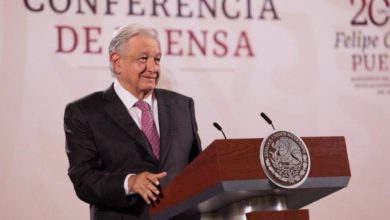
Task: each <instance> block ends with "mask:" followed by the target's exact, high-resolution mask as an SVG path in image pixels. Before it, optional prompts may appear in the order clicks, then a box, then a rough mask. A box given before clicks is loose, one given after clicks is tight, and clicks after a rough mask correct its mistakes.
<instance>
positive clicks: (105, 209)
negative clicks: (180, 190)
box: [64, 86, 201, 220]
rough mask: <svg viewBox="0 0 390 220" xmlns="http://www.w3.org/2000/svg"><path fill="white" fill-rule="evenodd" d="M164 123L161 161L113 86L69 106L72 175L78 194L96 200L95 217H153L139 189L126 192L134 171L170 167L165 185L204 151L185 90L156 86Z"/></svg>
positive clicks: (91, 201)
mask: <svg viewBox="0 0 390 220" xmlns="http://www.w3.org/2000/svg"><path fill="white" fill-rule="evenodd" d="M154 94H155V96H156V98H157V102H158V115H159V126H160V148H161V149H160V161H158V160H156V159H155V158H154V157H153V156H152V155H153V154H152V151H151V149H150V146H149V145H148V142H147V140H146V139H145V137H144V135H143V134H142V131H141V130H140V129H139V128H138V126H137V125H136V124H135V122H134V120H133V119H132V117H131V116H130V114H129V113H128V110H127V109H126V107H125V106H124V104H123V103H122V101H121V100H120V99H119V97H118V96H117V94H116V93H115V90H114V88H113V86H111V87H110V88H108V89H107V90H106V91H103V92H96V93H93V94H91V95H88V96H86V97H84V98H82V99H79V100H77V101H75V102H72V103H70V104H68V105H67V106H66V109H65V117H64V129H65V135H66V153H67V155H68V159H69V170H68V175H69V177H70V179H71V181H72V183H73V185H74V188H75V191H76V194H77V196H78V197H79V198H80V199H81V200H83V201H85V202H87V203H89V204H90V213H91V219H93V220H108V219H123V220H125V219H126V220H127V219H128V220H133V219H149V218H150V217H149V211H148V206H147V205H146V203H145V202H144V201H143V199H142V198H141V197H140V196H138V195H130V196H126V195H125V192H124V188H123V183H124V180H125V177H126V175H127V174H129V173H135V174H137V173H140V172H143V171H149V172H153V173H158V172H162V171H166V172H167V173H168V175H167V176H166V177H165V178H164V179H163V180H162V181H160V182H161V185H162V187H164V186H165V185H166V184H167V183H168V182H169V181H171V180H172V179H173V177H175V176H176V175H177V174H178V173H179V172H180V171H181V170H182V169H183V168H184V167H185V166H186V165H187V164H188V163H189V162H191V160H193V159H194V158H195V157H196V156H197V155H198V154H199V153H200V152H201V146H200V140H199V136H198V132H197V124H196V121H195V114H194V103H193V100H192V99H191V98H188V97H185V96H183V95H180V94H177V93H174V92H171V91H167V90H162V89H155V91H154Z"/></svg>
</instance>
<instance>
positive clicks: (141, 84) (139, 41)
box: [110, 35, 161, 99]
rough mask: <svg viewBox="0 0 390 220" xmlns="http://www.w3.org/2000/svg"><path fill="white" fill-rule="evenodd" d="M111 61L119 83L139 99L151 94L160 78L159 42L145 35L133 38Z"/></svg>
mask: <svg viewBox="0 0 390 220" xmlns="http://www.w3.org/2000/svg"><path fill="white" fill-rule="evenodd" d="M122 49H123V50H122V51H121V53H120V54H116V53H114V54H112V55H111V56H110V60H111V63H112V66H113V68H114V70H115V72H116V77H117V79H118V81H119V83H120V84H121V85H122V86H123V87H124V88H125V89H126V90H127V91H129V92H130V93H131V94H133V95H134V96H135V97H137V98H138V99H142V98H144V97H146V96H148V95H150V94H151V92H152V91H153V89H154V88H155V87H156V85H157V82H158V79H159V76H160V58H161V51H160V45H159V44H158V42H157V41H156V40H155V39H153V38H150V37H148V36H145V35H137V36H134V37H131V38H130V39H129V40H128V41H127V44H125V45H123V48H122Z"/></svg>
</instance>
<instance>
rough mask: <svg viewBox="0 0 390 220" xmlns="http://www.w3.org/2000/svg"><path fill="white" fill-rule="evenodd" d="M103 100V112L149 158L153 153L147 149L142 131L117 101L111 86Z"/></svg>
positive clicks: (119, 101) (147, 145)
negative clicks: (140, 147)
mask: <svg viewBox="0 0 390 220" xmlns="http://www.w3.org/2000/svg"><path fill="white" fill-rule="evenodd" d="M103 98H104V99H105V101H106V102H105V104H104V110H105V111H106V112H107V114H108V115H109V116H110V117H111V119H112V120H113V121H114V122H115V123H116V124H117V125H118V126H119V127H121V128H122V129H123V130H124V131H125V132H126V133H127V134H128V135H130V137H131V138H133V139H134V140H135V141H136V142H138V143H139V144H140V145H141V146H142V147H143V148H144V150H145V151H147V152H148V154H149V155H151V157H153V156H152V155H153V153H152V151H151V149H150V147H149V144H148V142H147V140H146V139H145V137H144V135H143V134H142V131H141V130H140V129H139V128H138V126H137V124H136V123H135V122H134V120H133V118H132V117H131V116H130V114H129V112H128V110H127V109H126V107H125V106H124V104H123V103H122V101H121V100H120V99H119V97H118V95H117V94H116V93H115V91H114V86H113V85H111V86H110V87H109V88H108V89H107V90H106V91H105V92H104V93H103Z"/></svg>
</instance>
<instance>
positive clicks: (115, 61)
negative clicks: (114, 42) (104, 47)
mask: <svg viewBox="0 0 390 220" xmlns="http://www.w3.org/2000/svg"><path fill="white" fill-rule="evenodd" d="M120 59H121V57H120V56H119V54H117V53H112V54H111V55H110V62H111V66H112V69H113V70H114V72H115V73H116V74H120V73H121V71H122V68H121V62H120Z"/></svg>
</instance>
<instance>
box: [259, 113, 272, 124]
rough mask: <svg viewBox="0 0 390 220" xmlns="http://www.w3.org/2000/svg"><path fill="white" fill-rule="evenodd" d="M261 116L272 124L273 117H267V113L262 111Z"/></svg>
mask: <svg viewBox="0 0 390 220" xmlns="http://www.w3.org/2000/svg"><path fill="white" fill-rule="evenodd" d="M260 116H261V117H262V118H264V120H265V121H266V122H267V123H268V124H272V121H271V119H269V118H268V117H267V115H265V114H264V112H262V113H260Z"/></svg>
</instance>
